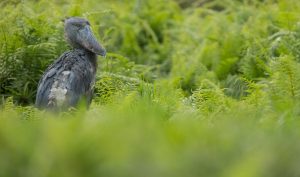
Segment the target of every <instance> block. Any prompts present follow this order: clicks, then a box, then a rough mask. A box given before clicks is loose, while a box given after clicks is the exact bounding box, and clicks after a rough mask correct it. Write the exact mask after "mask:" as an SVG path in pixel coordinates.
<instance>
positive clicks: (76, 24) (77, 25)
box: [74, 23, 82, 28]
mask: <svg viewBox="0 0 300 177" xmlns="http://www.w3.org/2000/svg"><path fill="white" fill-rule="evenodd" d="M74 26H76V27H78V28H82V25H81V24H78V23H75V24H74Z"/></svg>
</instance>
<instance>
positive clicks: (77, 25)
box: [64, 17, 106, 56]
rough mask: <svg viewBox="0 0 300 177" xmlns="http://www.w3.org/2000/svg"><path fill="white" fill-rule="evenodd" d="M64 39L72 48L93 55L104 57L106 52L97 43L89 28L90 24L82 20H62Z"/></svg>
mask: <svg viewBox="0 0 300 177" xmlns="http://www.w3.org/2000/svg"><path fill="white" fill-rule="evenodd" d="M64 24H65V37H66V39H67V41H68V42H69V43H70V45H71V46H72V47H74V48H79V49H81V48H84V49H86V50H88V51H90V52H93V53H95V54H98V55H101V56H105V55H106V50H105V49H104V48H103V47H102V46H101V45H100V44H99V43H98V42H97V40H96V38H95V36H94V35H93V32H92V30H91V28H90V23H89V21H87V20H86V19H84V18H79V17H71V18H67V19H65V20H64Z"/></svg>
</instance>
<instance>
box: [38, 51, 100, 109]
mask: <svg viewBox="0 0 300 177" xmlns="http://www.w3.org/2000/svg"><path fill="white" fill-rule="evenodd" d="M95 74H96V56H95V55H93V54H90V53H88V52H86V51H85V50H79V49H76V50H72V51H68V52H65V53H64V54H63V55H61V56H60V57H59V58H58V59H57V60H56V61H55V62H54V63H53V64H52V65H51V66H49V67H48V69H47V70H46V71H45V73H44V75H43V77H42V78H41V80H40V82H39V85H38V90H37V96H36V103H35V104H36V107H38V108H47V109H51V110H65V109H67V108H69V107H75V106H76V105H77V104H78V103H79V101H80V100H83V101H86V103H87V104H89V103H90V101H91V98H92V94H93V85H94V81H95Z"/></svg>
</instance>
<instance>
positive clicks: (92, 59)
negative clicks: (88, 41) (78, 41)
mask: <svg viewBox="0 0 300 177" xmlns="http://www.w3.org/2000/svg"><path fill="white" fill-rule="evenodd" d="M73 50H74V51H78V52H79V53H80V54H81V55H84V56H86V57H85V58H86V59H88V61H89V62H90V63H91V64H92V67H93V70H94V71H95V72H96V71H97V65H98V64H97V54H95V53H93V52H91V51H89V50H86V49H83V48H81V49H78V48H74V49H73Z"/></svg>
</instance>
